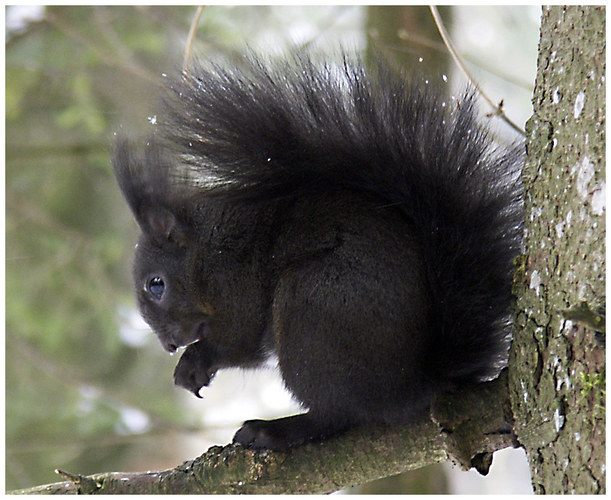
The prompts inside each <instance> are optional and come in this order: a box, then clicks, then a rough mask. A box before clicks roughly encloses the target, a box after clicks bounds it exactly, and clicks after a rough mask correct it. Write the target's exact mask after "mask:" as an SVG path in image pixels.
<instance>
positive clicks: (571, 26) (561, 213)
mask: <svg viewBox="0 0 611 500" xmlns="http://www.w3.org/2000/svg"><path fill="white" fill-rule="evenodd" d="M605 49H606V45H605V7H604V6H602V7H580V6H571V7H561V6H559V7H551V8H544V10H543V16H542V24H541V39H540V45H539V59H538V71H537V81H536V90H535V94H534V98H533V104H534V115H533V117H532V118H531V119H530V120H529V122H528V123H527V134H528V144H527V149H528V159H527V164H526V166H525V168H524V172H523V181H524V188H525V192H526V195H525V214H526V239H525V246H526V255H527V257H526V258H525V259H524V260H523V261H522V263H521V264H522V268H521V276H520V277H519V279H518V280H517V296H518V297H519V299H518V304H517V310H518V312H517V315H516V321H515V326H516V327H515V333H514V349H513V353H512V359H511V360H510V368H509V375H510V380H509V387H510V390H511V399H512V406H513V412H514V416H515V419H516V422H515V432H516V434H517V436H518V439H519V441H520V443H521V444H522V445H523V446H524V447H525V448H526V451H527V455H528V460H529V463H530V467H531V475H532V480H533V487H534V490H535V492H537V493H603V492H604V491H605V412H604V395H605V393H604V390H605V348H604V316H603V315H604V313H603V311H604V304H605V252H604V247H605V175H604V168H605Z"/></svg>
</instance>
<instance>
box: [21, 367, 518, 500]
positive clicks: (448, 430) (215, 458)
mask: <svg viewBox="0 0 611 500" xmlns="http://www.w3.org/2000/svg"><path fill="white" fill-rule="evenodd" d="M507 394H508V391H507V376H506V373H503V374H502V376H501V377H500V378H499V379H497V380H495V381H493V382H490V383H487V384H482V385H480V386H476V387H472V388H469V389H466V390H464V391H461V393H460V394H446V395H442V396H440V397H439V398H437V399H436V400H435V402H434V404H433V407H432V410H431V416H432V418H431V419H427V420H426V421H423V422H420V423H419V424H417V425H414V426H397V427H367V428H363V429H358V430H354V431H351V432H348V433H346V434H344V435H342V436H339V437H337V438H334V439H331V440H329V441H327V442H325V443H324V444H320V443H311V444H308V445H304V446H300V447H298V448H295V449H293V450H291V451H289V452H282V453H280V452H269V451H251V450H247V449H245V448H242V447H239V446H233V445H228V446H225V447H220V446H214V447H212V448H210V449H209V450H208V451H207V452H206V453H204V454H203V455H202V456H201V457H199V458H197V459H195V460H192V461H189V462H185V463H184V464H182V465H180V466H178V467H176V468H174V469H170V470H166V471H156V472H142V473H119V472H111V473H107V474H94V475H91V476H78V475H75V474H66V473H62V475H63V476H64V477H66V481H63V482H59V483H54V484H50V485H44V486H37V487H35V488H30V489H27V490H19V491H13V492H12V493H18V494H26V493H27V494H41V493H46V494H67V493H72V494H76V493H97V494H117V493H132V494H135V493H139V494H151V493H199V494H204V493H205V494H212V493H216V494H220V493H276V494H280V493H282V494H288V493H331V492H333V491H337V490H339V489H342V488H345V487H348V486H354V485H358V484H363V483H365V482H368V481H372V480H374V479H378V478H381V477H387V476H390V475H393V474H398V473H400V472H404V471H406V470H414V469H418V468H421V467H424V466H425V465H430V464H433V463H438V462H445V461H447V460H452V461H453V462H454V463H456V464H457V465H458V466H460V467H462V468H463V469H469V468H471V467H475V468H477V469H478V470H479V471H480V472H482V473H486V472H487V470H488V468H489V466H490V462H491V459H492V455H491V453H492V452H493V451H495V450H499V449H502V448H505V447H508V446H513V445H514V444H515V438H514V436H513V434H512V433H511V417H510V409H509V399H508V397H507Z"/></svg>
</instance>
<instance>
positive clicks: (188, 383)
mask: <svg viewBox="0 0 611 500" xmlns="http://www.w3.org/2000/svg"><path fill="white" fill-rule="evenodd" d="M430 87H431V85H427V84H425V83H424V82H421V83H409V82H408V81H407V78H406V77H405V76H404V75H401V74H400V73H397V72H396V71H394V70H392V69H389V67H388V66H386V65H385V64H383V63H379V62H378V63H372V64H371V65H370V66H368V67H366V66H365V65H364V64H363V63H361V62H360V60H359V59H358V58H351V57H348V56H343V58H341V59H340V60H339V61H338V62H333V63H319V62H318V61H317V60H316V59H315V58H313V57H309V56H297V55H293V56H289V57H287V58H286V59H283V60H280V61H271V62H270V61H264V60H263V59H261V58H258V57H256V56H249V57H246V58H245V59H244V60H243V61H240V62H239V63H237V64H235V65H234V66H231V67H228V66H227V65H222V64H210V65H208V66H206V67H200V68H198V69H196V70H194V71H192V73H191V74H189V75H185V74H183V76H182V77H181V78H178V79H176V80H170V81H169V84H168V85H167V89H168V91H167V93H166V96H165V99H164V104H163V105H162V108H161V109H162V112H161V113H158V114H157V118H156V120H157V123H156V124H155V125H154V133H153V134H152V136H151V137H150V138H149V140H148V141H147V143H146V145H143V146H142V147H141V148H134V147H133V146H132V145H131V144H130V142H128V141H127V140H126V139H119V140H118V141H117V144H116V146H115V151H114V160H113V164H114V170H115V174H116V177H117V179H118V182H119V185H120V187H121V189H122V191H123V193H124V195H125V197H126V199H127V201H128V203H129V205H130V207H131V210H132V211H133V213H134V214H135V217H136V220H137V222H138V224H139V226H140V228H141V230H142V235H141V237H140V240H139V242H138V245H137V250H136V257H135V265H134V279H135V284H136V293H137V297H138V303H139V307H140V310H141V312H142V315H143V317H144V318H145V320H146V321H147V322H148V323H149V324H150V325H151V327H152V328H153V329H154V330H155V332H156V334H157V335H158V337H159V340H160V341H161V343H162V345H163V346H164V348H165V349H166V350H168V351H170V352H173V351H176V350H177V349H178V348H179V347H185V346H186V349H185V351H184V353H183V354H182V357H181V358H180V361H179V362H178V365H177V367H176V370H175V373H174V378H175V383H176V384H177V385H179V386H182V387H185V388H186V389H188V390H190V391H191V392H193V393H194V394H195V395H197V396H199V391H200V389H201V388H202V387H203V386H206V385H208V384H209V382H210V381H211V379H212V377H213V376H214V373H215V372H216V371H217V370H218V369H221V368H224V367H255V366H257V365H259V364H261V363H263V362H264V361H265V360H266V359H267V358H268V357H269V356H271V355H276V356H277V359H278V365H279V369H280V372H281V375H282V378H283V380H284V383H285V385H286V387H287V388H288V389H289V390H290V391H291V392H292V394H293V395H294V397H295V398H296V399H297V400H298V401H299V402H300V403H301V404H302V405H303V406H304V408H306V409H307V412H306V413H303V414H300V415H295V416H291V417H286V418H281V419H277V420H270V421H264V420H251V421H247V422H245V423H244V425H243V426H242V428H241V429H240V430H239V431H238V432H237V433H236V435H235V437H234V442H236V443H240V444H242V445H245V446H250V447H254V448H271V449H284V448H287V447H291V446H295V445H297V444H300V443H303V442H305V441H308V440H312V439H324V438H326V437H328V436H331V435H333V434H335V433H338V432H341V431H343V430H345V429H348V428H350V427H353V426H356V425H360V424H364V423H368V422H386V423H391V422H409V421H410V419H413V418H415V417H416V416H418V415H419V414H421V413H422V412H423V410H425V409H426V408H427V406H428V405H429V402H430V399H431V395H432V394H434V393H435V392H436V391H440V390H445V389H448V388H456V387H458V388H460V387H461V386H462V385H464V384H470V383H476V382H480V381H485V380H489V379H492V378H494V377H496V376H497V375H498V373H499V371H500V370H501V369H502V367H503V366H504V365H505V364H506V361H507V355H508V349H509V345H510V341H511V339H510V331H509V321H510V317H509V307H510V303H511V282H512V274H513V259H514V257H515V256H516V255H517V254H518V253H519V248H520V239H521V217H522V214H521V211H522V203H521V190H520V183H519V171H520V167H521V161H522V155H521V152H520V150H519V148H518V147H500V146H495V145H494V144H493V142H492V140H491V139H490V137H489V135H488V133H487V131H486V130H485V128H484V127H483V126H482V125H481V124H479V123H478V120H477V118H476V112H475V110H474V106H475V103H474V97H473V92H469V91H468V92H466V94H465V96H463V97H462V98H460V99H454V100H450V102H447V103H446V102H445V101H444V99H443V98H442V97H440V96H439V95H438V94H437V93H436V92H435V91H433V90H432V89H431V88H430ZM142 149H143V150H144V151H143V152H142Z"/></svg>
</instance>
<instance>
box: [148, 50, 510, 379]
mask: <svg viewBox="0 0 611 500" xmlns="http://www.w3.org/2000/svg"><path fill="white" fill-rule="evenodd" d="M198 71H199V72H197V73H195V74H194V75H192V76H188V77H184V78H183V79H182V80H180V81H178V82H174V83H173V84H172V86H171V89H172V92H170V94H169V96H168V97H167V101H166V102H167V106H166V114H167V116H166V117H160V118H159V119H158V121H159V122H160V123H161V122H164V121H165V125H164V124H160V125H159V127H160V128H161V130H159V132H160V133H159V139H160V140H163V141H165V145H166V147H169V148H171V149H172V150H173V151H174V152H175V153H176V154H177V155H178V163H179V164H180V168H176V169H175V171H174V175H176V176H178V177H181V179H180V180H179V182H180V183H183V182H184V181H185V178H187V179H186V180H187V182H189V183H190V184H191V185H192V186H194V189H196V190H197V191H199V190H201V189H205V190H208V191H210V192H211V193H214V194H215V195H216V196H222V197H227V198H232V199H235V200H236V201H238V200H240V199H246V198H255V197H261V198H268V199H269V198H271V197H275V196H282V197H284V196H299V195H307V194H308V193H311V192H324V191H325V190H331V189H333V190H335V189H338V188H341V189H352V190H355V191H365V192H371V193H374V194H375V195H377V196H378V197H379V198H381V199H383V200H385V203H387V204H389V205H394V206H396V207H397V209H399V210H402V212H403V213H404V215H405V219H406V223H407V224H409V226H410V228H411V230H412V231H413V233H414V234H415V235H417V237H418V240H419V241H420V242H421V248H422V255H423V257H424V259H425V266H426V267H425V273H426V276H427V279H428V283H427V285H428V289H429V290H430V295H431V301H432V307H431V322H432V331H433V335H434V336H435V342H434V345H435V353H434V355H432V356H431V364H432V365H433V369H434V371H436V372H437V373H438V374H440V375H441V374H443V375H444V376H449V377H450V378H455V379H465V380H482V379H487V378H492V377H494V376H495V375H496V374H497V373H498V371H499V369H500V367H501V366H502V365H503V363H504V361H505V360H506V357H507V351H508V347H509V341H510V338H509V329H508V322H509V306H510V303H511V282H512V274H513V259H514V257H515V256H516V255H517V253H518V251H519V244H520V236H521V229H520V227H521V199H520V189H519V182H518V174H519V169H520V163H521V155H520V154H519V153H517V150H516V149H515V148H509V149H505V148H500V147H496V146H495V145H494V143H493V142H492V141H491V139H490V138H489V137H488V135H487V133H486V131H485V130H484V129H483V128H482V126H481V125H479V124H478V122H477V120H476V116H475V115H476V114H475V111H474V102H473V97H472V95H470V94H467V95H466V96H464V97H461V98H459V99H451V100H448V101H444V100H443V98H441V97H439V96H437V95H436V94H435V92H433V91H432V90H431V89H430V88H429V86H427V85H425V84H424V83H422V84H421V85H414V84H410V83H408V82H407V81H406V79H405V78H404V77H402V76H400V75H397V74H395V73H393V72H392V71H390V70H388V69H385V67H384V66H383V65H377V66H376V67H375V68H374V69H373V70H372V71H367V70H365V69H364V68H363V65H362V64H361V63H360V62H359V61H350V60H348V58H346V57H344V58H343V60H341V61H340V62H339V63H337V64H334V63H327V64H317V63H316V62H313V61H312V60H310V59H309V58H306V57H293V58H292V59H291V60H290V61H288V62H287V61H283V62H281V63H263V62H261V61H260V60H258V59H257V58H254V57H253V58H250V59H248V60H247V61H244V62H243V63H242V64H241V65H240V66H238V67H237V68H232V69H226V68H225V67H221V66H211V67H209V68H207V69H206V68H204V69H200V70H198ZM364 237H366V236H365V235H364Z"/></svg>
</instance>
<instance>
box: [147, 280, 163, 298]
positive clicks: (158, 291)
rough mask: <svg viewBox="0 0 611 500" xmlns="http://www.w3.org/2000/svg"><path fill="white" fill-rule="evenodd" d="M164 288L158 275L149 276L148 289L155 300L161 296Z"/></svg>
mask: <svg viewBox="0 0 611 500" xmlns="http://www.w3.org/2000/svg"><path fill="white" fill-rule="evenodd" d="M164 290H165V283H164V282H163V280H162V279H161V278H160V277H159V276H155V277H154V278H151V280H150V281H149V282H148V291H149V293H150V294H151V295H152V296H153V297H155V298H156V299H157V300H159V299H161V297H163V292H164Z"/></svg>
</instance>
